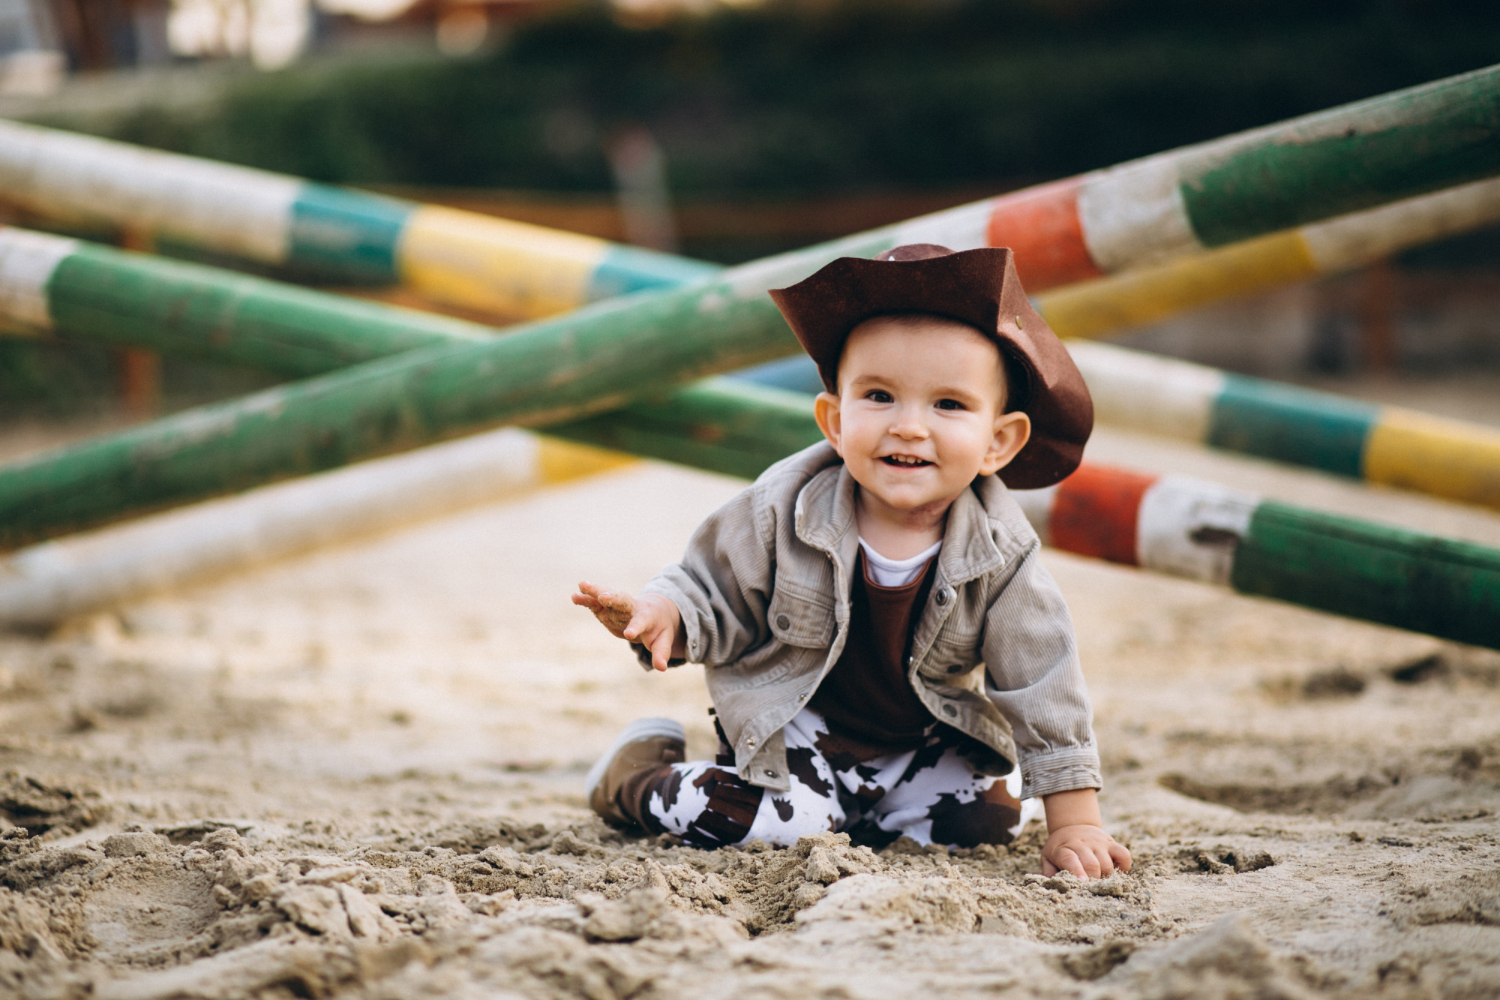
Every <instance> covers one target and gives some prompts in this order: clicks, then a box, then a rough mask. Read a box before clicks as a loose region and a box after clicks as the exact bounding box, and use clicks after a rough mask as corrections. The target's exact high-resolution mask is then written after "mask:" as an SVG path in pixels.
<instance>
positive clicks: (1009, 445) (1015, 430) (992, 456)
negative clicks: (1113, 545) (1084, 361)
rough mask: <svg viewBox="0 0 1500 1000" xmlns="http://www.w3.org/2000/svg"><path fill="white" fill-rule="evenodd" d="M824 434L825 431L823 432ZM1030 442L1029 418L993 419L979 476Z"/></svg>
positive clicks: (992, 470) (1012, 415)
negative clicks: (993, 434)
mask: <svg viewBox="0 0 1500 1000" xmlns="http://www.w3.org/2000/svg"><path fill="white" fill-rule="evenodd" d="M824 433H825V434H826V433H827V431H824ZM1030 440H1031V418H1030V417H1028V416H1027V415H1026V414H1024V413H1021V412H1020V411H1017V412H1015V413H1002V414H1000V415H999V416H998V417H996V418H995V436H994V437H993V438H992V439H991V440H990V447H989V450H988V451H986V452H985V453H984V461H982V462H981V463H980V464H979V474H980V475H981V476H992V475H994V474H995V473H997V472H999V471H1000V470H1001V469H1003V468H1005V467H1006V466H1007V465H1009V464H1010V463H1011V459H1013V458H1015V457H1016V456H1017V455H1019V454H1020V453H1021V449H1022V448H1024V447H1026V442H1027V441H1030Z"/></svg>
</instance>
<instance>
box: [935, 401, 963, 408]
mask: <svg viewBox="0 0 1500 1000" xmlns="http://www.w3.org/2000/svg"><path fill="white" fill-rule="evenodd" d="M937 408H938V409H940V410H963V409H967V407H965V406H964V404H962V403H960V402H959V401H958V400H956V399H940V400H938V401H937Z"/></svg>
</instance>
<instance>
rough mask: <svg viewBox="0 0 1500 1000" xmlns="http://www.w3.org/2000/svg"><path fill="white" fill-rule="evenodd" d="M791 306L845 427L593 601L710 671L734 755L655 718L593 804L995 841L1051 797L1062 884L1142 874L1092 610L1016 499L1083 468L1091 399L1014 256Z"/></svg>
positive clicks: (667, 821)
mask: <svg viewBox="0 0 1500 1000" xmlns="http://www.w3.org/2000/svg"><path fill="white" fill-rule="evenodd" d="M771 295H772V298H773V299H775V301H776V304H777V306H778V307H779V308H780V309H781V312H782V315H784V316H785V317H786V319H787V322H788V323H789V324H790V325H791V327H792V330H793V331H794V332H795V333H796V334H797V338H798V339H799V340H800V341H801V343H802V345H803V347H804V348H806V350H807V352H808V354H810V355H811V356H812V358H813V360H814V361H815V362H817V365H818V370H819V373H820V375H821V376H822V379H823V383H824V385H825V387H826V388H827V391H826V392H823V393H821V394H820V395H819V396H818V397H817V402H816V404H815V415H816V418H817V422H818V426H819V427H820V428H821V429H822V431H823V434H824V436H825V437H826V438H827V442H826V443H819V444H817V445H814V446H812V447H810V448H807V449H805V450H803V451H801V452H798V453H797V454H795V455H792V456H791V457H790V458H787V459H784V460H783V461H781V462H778V463H777V464H776V465H774V466H772V467H771V468H770V469H768V470H766V472H765V473H763V474H762V475H761V477H760V478H759V479H757V480H756V481H755V483H754V484H752V485H751V486H750V487H749V488H747V489H746V490H744V491H743V492H741V493H740V494H739V495H738V496H736V497H735V498H734V499H732V500H730V501H729V503H727V504H726V505H725V506H724V507H722V508H721V509H720V510H718V511H717V512H716V513H714V514H713V515H712V516H710V517H709V519H708V520H707V521H705V522H704V523H703V525H702V526H701V527H699V529H698V530H697V532H695V533H694V535H693V537H692V539H691V541H690V542H689V543H688V549H687V554H686V555H685V556H684V558H683V560H682V562H681V563H678V564H675V565H672V566H668V567H667V568H666V569H665V570H663V571H662V572H661V573H660V574H658V575H657V576H656V578H655V579H653V580H652V581H651V582H650V583H649V584H647V586H646V589H645V591H644V592H643V593H642V594H641V595H640V596H637V597H632V596H630V595H629V594H625V593H621V592H618V591H611V590H604V589H601V588H599V587H596V586H594V585H592V584H589V583H583V584H580V585H579V590H580V592H579V593H578V594H575V595H574V596H573V602H574V603H575V604H579V605H582V606H583V607H586V608H588V609H589V610H590V611H592V612H593V613H594V614H595V616H597V617H598V619H599V621H600V622H602V623H603V624H604V625H605V627H606V628H608V629H609V630H610V631H611V632H613V633H614V634H615V635H617V636H619V637H621V638H624V639H627V640H629V641H630V642H631V643H632V644H633V645H634V646H635V648H636V652H637V655H638V657H639V658H640V659H641V661H642V663H643V664H646V665H648V666H651V667H655V668H656V669H657V670H665V669H666V668H667V667H668V666H675V665H677V664H679V663H682V662H685V661H689V660H690V661H693V662H697V663H702V664H704V665H705V667H706V668H707V670H706V678H707V682H708V687H709V693H710V695H711V696H712V698H713V703H714V711H715V713H716V719H715V727H716V729H717V730H718V734H719V744H720V745H719V753H718V757H717V759H716V760H714V761H713V762H709V761H693V762H686V761H684V756H685V752H684V751H685V741H684V734H683V728H682V726H681V725H680V724H678V723H677V722H675V721H673V720H670V719H641V720H638V721H636V722H634V723H632V724H631V725H630V726H628V727H626V729H625V730H624V732H622V733H621V734H620V736H619V737H618V738H617V739H616V740H615V743H614V745H613V746H612V747H611V748H610V750H609V751H608V752H607V753H606V754H605V755H604V757H603V758H601V759H600V760H599V762H598V763H597V764H595V766H594V768H593V770H592V771H591V772H590V773H589V776H588V780H587V790H588V796H589V804H590V805H591V806H592V807H593V809H594V810H595V811H596V812H597V813H598V814H599V815H600V816H602V817H603V818H604V819H605V820H606V821H607V822H610V823H612V824H615V825H618V826H639V827H643V828H645V830H647V831H649V832H652V833H663V832H670V833H673V834H676V835H678V836H680V837H681V838H683V840H684V841H686V842H687V843H689V844H693V845H696V846H699V847H722V846H729V845H738V844H743V843H745V842H747V841H749V840H751V839H754V838H761V839H763V840H765V841H768V842H770V843H773V844H780V845H789V844H792V843H794V842H795V841H796V840H797V838H798V837H800V836H803V835H806V834H811V833H819V832H823V831H827V830H836V831H837V830H842V831H847V832H848V833H849V834H850V835H851V837H853V838H855V840H856V841H857V842H862V843H867V844H872V845H874V846H877V847H879V846H882V845H884V844H887V843H889V842H891V841H893V840H895V839H896V838H897V837H899V836H901V835H903V834H904V835H906V836H909V837H912V838H914V839H915V840H917V841H918V842H919V843H922V844H928V843H937V844H944V845H947V846H950V847H974V846H977V845H979V844H1004V843H1008V842H1009V841H1010V840H1011V839H1013V838H1014V837H1015V836H1016V835H1017V834H1018V833H1019V832H1020V830H1021V828H1022V826H1023V825H1024V824H1025V822H1026V820H1027V818H1028V817H1029V815H1030V813H1031V812H1032V811H1033V809H1034V807H1035V804H1036V800H1037V799H1040V800H1041V802H1042V803H1043V806H1044V808H1045V811H1046V818H1047V829H1048V838H1047V843H1046V846H1045V847H1044V848H1043V849H1042V868H1043V872H1044V873H1045V874H1047V875H1052V874H1055V873H1056V872H1057V871H1058V870H1060V869H1065V870H1067V871H1070V872H1072V873H1073V874H1074V875H1077V876H1078V877H1079V878H1088V877H1101V876H1108V875H1109V874H1111V873H1112V872H1113V871H1114V870H1115V869H1117V868H1118V869H1121V870H1124V871H1128V870H1129V869H1130V852H1129V851H1127V850H1126V849H1125V848H1124V847H1123V846H1122V845H1120V844H1118V843H1116V842H1115V841H1114V840H1113V839H1112V838H1111V837H1110V836H1109V835H1108V834H1107V833H1105V831H1104V827H1103V823H1102V821H1101V819H1100V813H1099V805H1098V800H1097V797H1096V790H1097V789H1098V788H1099V786H1100V772H1099V755H1098V751H1097V749H1096V747H1095V744H1094V735H1093V727H1092V710H1091V708H1090V705H1089V699H1088V693H1087V691H1086V689H1085V687H1084V681H1083V674H1082V671H1081V669H1080V667H1079V664H1078V653H1077V648H1076V643H1075V640H1074V636H1073V625H1072V621H1071V619H1070V618H1069V615H1068V610H1067V607H1066V605H1065V604H1064V603H1063V599H1062V596H1061V594H1060V593H1059V592H1058V589H1057V585H1056V584H1055V583H1054V582H1053V581H1052V578H1051V577H1050V576H1049V575H1048V573H1047V571H1046V570H1045V569H1043V568H1042V564H1041V562H1040V560H1039V558H1038V549H1039V542H1038V540H1037V536H1036V533H1035V532H1034V531H1032V529H1031V527H1030V525H1029V524H1027V522H1026V519H1025V517H1024V516H1023V515H1022V513H1021V510H1020V508H1019V507H1018V506H1017V505H1016V502H1015V500H1014V499H1013V498H1012V497H1011V496H1010V493H1009V491H1008V489H1007V485H1008V486H1010V487H1022V488H1036V487H1042V486H1049V485H1051V484H1053V483H1055V482H1057V481H1058V480H1060V479H1062V478H1063V477H1065V476H1066V475H1068V474H1069V473H1070V472H1072V471H1073V469H1075V468H1076V467H1077V465H1078V462H1079V459H1080V458H1081V456H1082V453H1083V445H1084V443H1085V442H1086V441H1087V439H1088V436H1089V432H1090V431H1091V430H1092V426H1093V404H1092V402H1091V401H1090V399H1089V395H1088V390H1087V389H1086V388H1085V387H1084V384H1083V379H1082V377H1081V376H1080V375H1079V373H1078V370H1077V369H1076V368H1075V367H1074V366H1073V363H1072V360H1071V359H1070V358H1069V356H1068V353H1067V351H1066V350H1065V349H1064V348H1063V346H1062V344H1061V342H1060V341H1058V339H1057V338H1056V337H1055V336H1054V335H1053V333H1052V331H1051V330H1049V329H1048V328H1047V325H1046V323H1045V322H1043V321H1042V318H1041V317H1040V316H1039V315H1038V314H1037V313H1036V312H1035V311H1034V310H1033V309H1032V308H1031V305H1030V303H1029V302H1028V301H1027V299H1026V295H1025V292H1023V291H1022V289H1021V285H1020V282H1019V280H1018V279H1017V277H1016V271H1015V266H1014V264H1013V262H1012V260H1011V253H1010V251H1009V250H1005V249H981V250H968V251H963V252H959V253H954V252H953V251H950V250H948V249H946V248H944V247H939V246H933V245H930V244H915V245H911V246H904V247H897V248H896V249H894V250H891V251H888V252H887V253H884V254H881V255H880V256H879V257H878V258H876V259H875V260H863V259H858V258H852V257H844V258H840V259H839V260H836V261H834V262H832V263H831V264H829V265H828V266H826V267H824V268H823V269H822V270H820V271H818V272H817V273H816V274H814V275H813V276H812V277H810V278H808V279H807V280H805V281H803V282H801V283H799V284H797V285H794V286H792V287H790V288H784V289H779V290H776V291H773V292H772V293H771ZM1023 778H1024V781H1023V780H1022V779H1023Z"/></svg>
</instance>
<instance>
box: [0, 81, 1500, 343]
mask: <svg viewBox="0 0 1500 1000" xmlns="http://www.w3.org/2000/svg"><path fill="white" fill-rule="evenodd" d="M1497 140H1500V66H1492V67H1488V68H1486V69H1481V70H1475V71H1473V72H1470V73H1466V74H1462V75H1460V76H1455V77H1449V78H1447V79H1443V80H1438V81H1434V82H1432V83H1428V84H1424V85H1422V86H1419V87H1413V88H1410V89H1407V90H1401V91H1395V92H1393V93H1390V94H1385V95H1381V96H1378V97H1374V98H1370V99H1368V100H1364V101H1359V102H1356V103H1353V104H1348V105H1344V106H1341V107H1338V108H1333V109H1330V110H1327V111H1322V112H1318V113H1316V114H1312V115H1306V116H1303V117H1301V118H1295V119H1292V120H1290V121H1287V122H1282V123H1280V124H1276V125H1270V126H1266V127H1264V128H1259V129H1255V130H1252V131H1249V132H1243V133H1239V134H1236V135H1231V136H1228V137H1225V138H1221V139H1217V140H1214V141H1211V142H1206V143H1202V144H1199V145H1195V146H1188V147H1184V148H1182V149H1179V150H1174V151H1171V152H1167V153H1162V154H1158V155H1155V156H1151V157H1147V158H1145V159H1141V160H1135V161H1131V162H1129V163H1125V164H1122V165H1120V166H1116V167H1113V168H1110V169H1107V170H1101V171H1095V172H1093V173H1089V174H1084V175H1082V176H1079V177H1074V178H1069V179H1067V180H1063V181H1057V182H1054V183H1050V184H1044V185H1041V186H1039V187H1033V188H1027V189H1025V190H1022V191H1017V192H1013V193H1011V194H1007V195H1003V196H1001V197H999V198H995V199H990V200H986V201H982V202H977V203H974V204H971V205H965V206H960V207H958V208H954V209H950V210H947V211H945V212H939V213H936V214H934V215H931V216H927V217H925V219H924V220H923V225H922V228H923V231H924V232H925V233H926V234H927V236H928V238H929V242H934V243H942V244H945V245H947V246H951V247H954V248H955V249H966V248H970V247H977V246H1009V247H1011V248H1013V249H1015V250H1016V251H1017V261H1018V266H1019V268H1020V271H1021V276H1022V280H1023V281H1024V283H1025V285H1026V287H1027V288H1029V289H1031V290H1032V291H1033V292H1037V291H1041V290H1043V289H1045V288H1050V287H1054V286H1057V285H1063V284H1069V283H1072V282H1076V281H1082V280H1085V279H1088V278H1093V277H1098V276H1100V275H1103V274H1110V273H1114V272H1117V271H1122V270H1125V269H1127V268H1131V267H1136V266H1139V265H1142V264H1146V263H1151V262H1154V261H1158V260H1161V259H1165V258H1169V257H1174V256H1181V255H1183V254H1189V253H1193V252H1197V251H1201V250H1203V249H1206V248H1210V247H1218V246H1225V245H1228V244H1232V243H1237V242H1240V241H1243V240H1247V239H1250V238H1253V237H1256V236H1261V235H1264V234H1266V233H1271V232H1278V231H1280V230H1284V229H1288V228H1292V227H1295V226H1300V225H1304V224H1306V223H1309V222H1314V221H1317V220H1320V219H1326V218H1331V217H1335V216H1340V215H1345V214H1348V213H1350V212H1354V211H1358V210H1361V209H1365V208H1369V207H1373V206H1376V205H1381V204H1385V203H1388V202H1392V201H1397V200H1400V199H1403V198H1409V197H1412V196H1415V195H1419V194H1424V193H1426V192H1430V191H1436V190H1440V189H1443V188H1447V187H1452V186H1455V185H1459V184H1463V183H1466V182H1468V181H1472V180H1477V179H1480V178H1484V177H1488V176H1492V175H1494V174H1495V173H1496V172H1497V171H1500V141H1497ZM0 191H3V192H4V193H5V197H7V198H8V199H10V200H12V201H15V202H17V203H19V204H21V205H23V206H25V207H28V208H31V209H34V210H36V211H39V212H45V213H60V214H64V215H72V216H84V217H89V218H96V219H103V220H106V221H109V222H113V223H115V224H118V225H126V226H130V227H133V228H136V229H141V230H147V231H153V232H156V233H158V234H160V235H162V236H164V237H167V238H170V239H175V240H180V241H183V242H186V243H189V244H193V245H196V246H200V247H204V248H207V249H211V250H214V251H217V252H220V253H225V254H230V255H235V256H239V257H242V258H245V259H248V260H253V261H256V262H259V263H262V264H272V265H290V266H293V267H301V268H312V269H321V270H323V271H325V272H330V271H331V272H335V273H338V274H340V275H343V276H345V277H346V278H349V279H358V280H363V281H369V282H383V283H395V282H400V283H403V284H406V285H408V286H410V287H411V288H413V289H414V290H416V291H418V292H420V293H421V294H423V295H426V296H428V297H430V298H432V299H433V300H435V301H440V302H445V303H450V304H454V305H459V306H464V307H468V308H475V309H481V310H486V311H491V312H496V313H499V314H502V315H509V316H518V315H519V316H541V315H549V314H551V313H554V312H559V311H562V310H565V309H568V308H572V307H576V306H579V305H582V304H584V303H586V302H590V301H597V300H599V299H603V298H609V297H612V296H615V295H618V294H621V293H623V292H628V291H635V290H640V289H645V288H661V287H669V286H672V285H677V284H681V283H683V282H686V281H692V280H697V279H701V278H705V277H707V276H708V275H709V274H710V273H711V272H709V271H706V270H705V269H704V267H703V265H700V264H697V263H695V262H689V261H684V260H683V259H682V258H676V257H670V256H667V255H662V254H653V253H650V252H648V251H644V250H639V249H636V248H631V247H623V246H620V245H618V244H611V243H608V242H606V241H603V240H598V239H594V238H591V237H584V236H579V235H576V234H571V233H560V232H557V231H556V230H549V229H545V228H543V227H539V226H530V225H525V224H521V223H515V222H507V221H504V220H500V219H495V218H493V217H490V216H484V215H479V214H475V213H469V212H462V211H458V210H455V209H448V208H440V207H436V206H423V205H416V204H413V203H411V202H404V201H400V200H397V199H392V198H385V197H380V196H377V195H372V194H367V193H362V192H358V191H351V190H345V189H341V188H334V187H329V186H326V185H319V184H312V183H310V182H307V181H303V180H301V179H298V178H294V177H287V176H284V175H280V174H272V173H268V172H265V171H259V170H252V169H250V168H246V167H235V166H230V165H227V164H220V163H213V162H210V161H205V160H200V159H195V158H192V157H186V156H180V155H176V154H171V153H163V152H160V151H155V150H147V149H142V148H139V147H135V146H130V145H127V144H124V143H118V142H113V141H109V140H104V139H98V138H93V137H89V136H81V135H74V134H70V133H66V132H59V131H55V130H50V129H45V128H42V127H40V126H34V125H24V124H19V123H14V122H0Z"/></svg>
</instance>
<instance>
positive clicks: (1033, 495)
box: [1010, 486, 1057, 545]
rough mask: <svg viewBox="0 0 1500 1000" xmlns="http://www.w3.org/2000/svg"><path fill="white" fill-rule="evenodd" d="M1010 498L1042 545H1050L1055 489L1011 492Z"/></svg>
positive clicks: (1049, 487)
mask: <svg viewBox="0 0 1500 1000" xmlns="http://www.w3.org/2000/svg"><path fill="white" fill-rule="evenodd" d="M1010 495H1011V497H1012V498H1014V500H1015V501H1016V503H1017V504H1019V505H1020V507H1021V513H1023V514H1025V515H1026V520H1028V521H1030V522H1031V528H1032V530H1033V531H1035V532H1036V534H1037V537H1038V538H1040V539H1041V540H1042V544H1043V545H1051V544H1052V505H1053V504H1054V503H1056V502H1057V487H1056V486H1047V487H1044V488H1042V489H1039V490H1011V493H1010Z"/></svg>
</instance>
